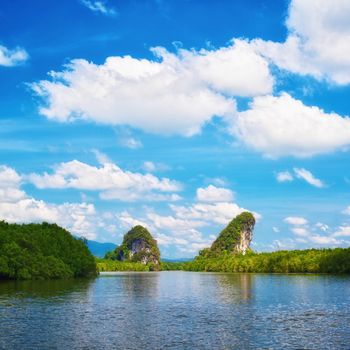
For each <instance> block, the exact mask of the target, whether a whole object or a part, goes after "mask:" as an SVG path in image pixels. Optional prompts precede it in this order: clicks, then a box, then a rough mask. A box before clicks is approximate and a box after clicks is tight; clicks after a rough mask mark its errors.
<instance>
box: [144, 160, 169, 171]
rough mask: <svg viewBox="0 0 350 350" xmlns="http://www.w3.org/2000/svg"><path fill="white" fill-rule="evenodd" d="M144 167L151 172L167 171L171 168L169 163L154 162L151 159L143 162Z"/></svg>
mask: <svg viewBox="0 0 350 350" xmlns="http://www.w3.org/2000/svg"><path fill="white" fill-rule="evenodd" d="M142 169H143V170H145V171H147V172H149V173H155V172H157V171H167V170H170V167H169V165H167V164H164V163H154V162H151V161H149V160H148V161H146V162H143V164H142Z"/></svg>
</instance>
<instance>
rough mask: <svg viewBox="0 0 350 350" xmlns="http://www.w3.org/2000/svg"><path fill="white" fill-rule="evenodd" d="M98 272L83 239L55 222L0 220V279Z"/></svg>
mask: <svg viewBox="0 0 350 350" xmlns="http://www.w3.org/2000/svg"><path fill="white" fill-rule="evenodd" d="M96 274H97V266H96V262H95V258H94V257H93V256H92V254H91V252H90V251H89V249H88V247H87V246H86V242H85V241H84V240H83V239H78V238H75V237H73V236H72V235H71V234H70V233H69V232H68V231H66V230H65V229H63V228H62V227H59V226H57V225H56V224H48V223H45V222H44V223H42V224H27V225H24V224H23V225H18V224H8V223H6V222H4V221H0V279H57V278H72V277H90V276H95V275H96Z"/></svg>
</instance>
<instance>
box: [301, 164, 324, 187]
mask: <svg viewBox="0 0 350 350" xmlns="http://www.w3.org/2000/svg"><path fill="white" fill-rule="evenodd" d="M294 173H295V175H296V177H298V178H299V179H303V180H305V181H306V182H307V183H308V184H310V185H312V186H315V187H318V188H321V187H324V183H323V182H322V181H321V180H319V179H317V178H316V177H315V176H314V175H313V174H312V173H311V172H310V171H308V170H306V169H304V168H294Z"/></svg>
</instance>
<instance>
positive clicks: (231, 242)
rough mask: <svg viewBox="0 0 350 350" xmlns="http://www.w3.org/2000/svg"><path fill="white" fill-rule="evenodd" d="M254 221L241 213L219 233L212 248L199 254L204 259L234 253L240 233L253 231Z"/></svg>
mask: <svg viewBox="0 0 350 350" xmlns="http://www.w3.org/2000/svg"><path fill="white" fill-rule="evenodd" d="M254 225H255V219H254V216H253V214H251V213H249V212H243V213H242V214H240V215H237V216H236V217H235V218H234V219H233V220H231V222H230V223H229V224H228V225H227V226H226V227H225V228H224V229H223V230H222V231H221V232H220V234H219V236H218V238H217V239H216V240H215V241H214V242H213V244H212V246H211V247H210V248H207V249H203V250H202V251H201V252H200V253H199V254H200V255H201V256H204V257H215V256H219V255H220V254H222V253H224V252H234V251H235V248H236V245H237V244H238V243H239V241H240V237H241V232H242V231H244V230H248V229H253V227H254Z"/></svg>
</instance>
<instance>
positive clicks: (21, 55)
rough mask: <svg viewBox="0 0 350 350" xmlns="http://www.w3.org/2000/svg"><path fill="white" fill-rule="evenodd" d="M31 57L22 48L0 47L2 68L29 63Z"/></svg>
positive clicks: (0, 64)
mask: <svg viewBox="0 0 350 350" xmlns="http://www.w3.org/2000/svg"><path fill="white" fill-rule="evenodd" d="M28 58H29V55H28V53H27V51H26V50H24V49H23V48H21V47H16V48H14V49H8V48H7V47H5V46H2V45H0V66H5V67H13V66H18V65H20V64H22V63H24V62H25V61H27V60H28Z"/></svg>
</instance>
